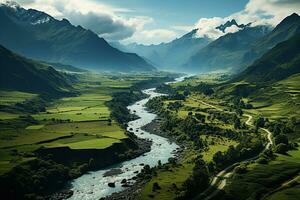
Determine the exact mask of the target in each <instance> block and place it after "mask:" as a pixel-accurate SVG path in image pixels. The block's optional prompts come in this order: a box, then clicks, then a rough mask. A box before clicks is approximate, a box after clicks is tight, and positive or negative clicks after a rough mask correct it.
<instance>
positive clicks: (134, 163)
mask: <svg viewBox="0 0 300 200" xmlns="http://www.w3.org/2000/svg"><path fill="white" fill-rule="evenodd" d="M183 78H184V77H181V78H177V79H175V81H174V82H178V81H182V80H183ZM169 83H173V82H168V83H167V84H169ZM143 92H144V93H145V94H148V95H149V97H148V98H146V99H143V100H140V101H137V102H136V103H134V104H133V105H131V106H128V109H129V110H130V112H131V113H134V114H136V115H137V116H138V117H139V119H137V120H134V121H130V122H129V123H128V130H129V129H130V130H131V129H132V130H133V131H134V133H135V135H136V136H138V137H140V138H144V139H149V140H152V146H151V150H150V151H149V152H147V153H145V154H143V155H141V156H139V157H137V158H134V159H132V160H128V161H124V162H122V163H119V164H116V165H113V166H110V167H107V168H105V169H102V170H98V171H94V172H89V173H87V174H85V175H83V176H81V177H79V178H77V179H75V180H73V181H72V182H71V188H70V189H71V190H72V191H73V192H74V194H73V196H72V197H71V198H70V199H71V200H82V199H89V200H98V199H100V198H102V197H106V196H109V195H111V194H112V193H115V192H120V191H122V190H124V189H125V188H124V187H122V186H121V181H122V180H123V179H126V180H128V179H132V178H133V177H134V176H136V171H140V170H141V169H142V168H143V166H142V165H141V164H144V165H150V167H154V166H156V165H157V163H158V161H159V160H160V161H161V163H162V164H164V163H167V162H168V159H169V158H171V157H174V156H175V154H176V149H177V148H178V147H179V146H178V145H177V144H175V143H172V142H170V141H169V140H168V139H167V138H164V137H161V136H158V135H155V134H150V133H148V132H146V131H143V130H141V127H143V126H145V125H146V124H149V123H150V122H152V121H153V120H154V119H155V118H156V114H153V113H150V112H148V111H147V110H146V107H145V104H146V103H147V102H148V101H149V100H150V99H152V98H154V97H157V96H162V95H163V94H160V93H157V92H155V88H151V89H147V90H143ZM134 111H135V112H134ZM112 169H121V171H122V173H120V174H117V175H113V176H104V174H105V173H106V172H108V171H110V170H112ZM132 181H133V180H131V183H132ZM111 182H114V183H115V187H114V188H111V187H109V186H108V183H111Z"/></svg>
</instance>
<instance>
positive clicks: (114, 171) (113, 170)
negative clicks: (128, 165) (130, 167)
mask: <svg viewBox="0 0 300 200" xmlns="http://www.w3.org/2000/svg"><path fill="white" fill-rule="evenodd" d="M122 173H123V171H122V170H121V169H120V168H115V169H111V170H109V171H107V172H105V173H104V174H103V177H107V176H114V175H118V174H122Z"/></svg>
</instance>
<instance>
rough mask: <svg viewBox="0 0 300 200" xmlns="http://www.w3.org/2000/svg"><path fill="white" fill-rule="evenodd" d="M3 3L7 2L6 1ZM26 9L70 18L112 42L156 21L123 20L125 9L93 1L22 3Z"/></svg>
mask: <svg viewBox="0 0 300 200" xmlns="http://www.w3.org/2000/svg"><path fill="white" fill-rule="evenodd" d="M2 2H3V1H2ZM18 3H20V4H21V5H22V6H24V7H25V8H34V9H37V10H41V11H44V12H46V13H49V14H50V15H52V16H54V17H55V18H58V19H62V18H67V19H68V20H69V21H70V22H71V23H72V24H74V25H81V26H82V27H84V28H87V29H90V30H92V31H94V32H95V33H97V34H98V35H99V36H100V37H104V38H105V39H108V40H122V39H125V38H128V37H131V36H132V35H133V34H134V32H135V31H136V30H137V29H140V28H141V27H143V25H144V24H146V23H151V22H152V20H153V19H151V18H150V17H146V16H133V17H128V18H125V17H121V16H120V15H119V14H120V13H128V12H130V10H128V9H125V8H116V7H111V6H108V5H105V4H101V3H99V2H96V1H93V0H76V1H70V0H51V1H45V0H20V1H18Z"/></svg>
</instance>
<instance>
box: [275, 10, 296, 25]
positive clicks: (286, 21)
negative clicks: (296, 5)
mask: <svg viewBox="0 0 300 200" xmlns="http://www.w3.org/2000/svg"><path fill="white" fill-rule="evenodd" d="M299 21H300V16H299V15H298V14H297V13H293V14H291V15H290V16H287V17H286V18H284V19H283V20H282V21H281V22H280V23H279V24H278V26H280V25H282V24H290V23H294V22H299Z"/></svg>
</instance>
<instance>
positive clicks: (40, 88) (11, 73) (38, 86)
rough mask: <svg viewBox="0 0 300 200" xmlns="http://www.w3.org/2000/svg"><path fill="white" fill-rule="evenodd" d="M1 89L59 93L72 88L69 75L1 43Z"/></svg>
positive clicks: (49, 93)
mask: <svg viewBox="0 0 300 200" xmlns="http://www.w3.org/2000/svg"><path fill="white" fill-rule="evenodd" d="M0 70H1V74H0V89H2V90H18V91H23V92H33V93H46V94H48V95H51V94H53V95H59V94H62V93H64V92H68V91H69V90H71V89H72V86H71V81H70V80H69V77H68V76H67V75H64V74H62V73H59V72H57V71H56V70H55V69H53V68H52V67H49V66H47V65H43V64H40V63H37V62H35V61H32V60H28V59H26V58H23V57H21V56H18V55H16V54H14V53H12V52H11V51H9V50H7V49H6V48H4V47H3V46H1V45H0Z"/></svg>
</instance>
